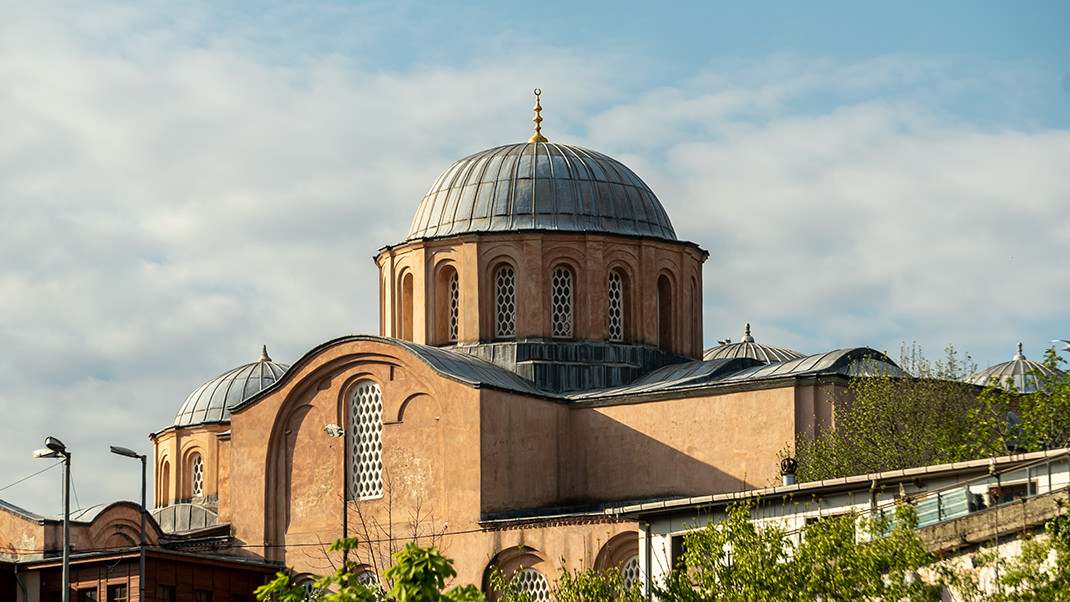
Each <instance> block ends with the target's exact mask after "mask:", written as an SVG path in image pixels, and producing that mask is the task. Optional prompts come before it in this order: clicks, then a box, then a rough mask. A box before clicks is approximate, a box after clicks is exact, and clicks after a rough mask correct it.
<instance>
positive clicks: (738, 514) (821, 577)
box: [656, 504, 940, 602]
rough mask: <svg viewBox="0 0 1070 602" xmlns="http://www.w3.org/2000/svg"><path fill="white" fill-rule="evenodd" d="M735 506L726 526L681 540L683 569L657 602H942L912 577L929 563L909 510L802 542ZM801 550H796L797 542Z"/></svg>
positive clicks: (831, 523) (842, 520) (815, 533)
mask: <svg viewBox="0 0 1070 602" xmlns="http://www.w3.org/2000/svg"><path fill="white" fill-rule="evenodd" d="M750 518H751V507H750V506H749V505H748V504H738V505H735V506H733V507H732V508H730V509H729V512H728V518H727V519H726V520H724V521H722V522H720V523H716V524H710V525H707V526H706V527H705V528H703V529H700V530H698V531H694V532H692V533H689V534H688V535H687V536H685V540H684V555H683V561H682V564H681V566H679V567H676V569H675V570H674V572H673V573H672V575H671V576H670V578H669V579H668V580H667V582H666V583H665V585H664V586H663V587H661V588H659V589H658V591H657V592H656V593H657V596H658V598H659V599H660V600H662V602H706V601H710V602H713V601H717V602H737V601H738V602H746V601H751V600H763V601H768V602H795V601H800V602H801V601H803V600H805V601H807V602H809V601H812V600H825V601H832V600H844V601H848V600H849V601H852V602H855V601H860V600H861V601H866V600H911V601H923V600H924V601H929V600H939V599H940V592H939V588H938V587H935V586H934V584H925V583H923V582H922V580H921V579H920V578H918V577H917V571H918V570H919V569H921V568H922V567H924V566H927V565H928V564H930V563H931V562H933V561H934V558H933V557H932V556H931V555H929V554H928V553H926V552H925V548H924V546H923V545H922V543H921V541H920V540H919V539H918V537H917V536H916V535H915V534H914V532H913V530H912V528H911V527H912V526H913V524H914V514H913V508H911V507H910V506H907V505H903V506H900V507H899V508H897V512H896V517H895V519H894V520H893V519H892V518H891V517H886V518H878V519H869V518H866V517H860V516H858V515H856V514H847V515H844V516H840V517H834V518H829V519H825V520H823V521H821V522H819V523H816V524H813V525H810V526H807V527H806V528H805V529H804V530H803V532H802V533H801V534H799V538H792V537H789V535H790V534H789V533H788V532H787V531H785V529H784V528H782V527H780V526H778V525H758V524H756V523H754V522H752V521H751V520H750ZM799 539H801V541H799V543H795V542H796V541H798V540H799Z"/></svg>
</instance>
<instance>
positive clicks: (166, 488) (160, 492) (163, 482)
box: [155, 457, 171, 508]
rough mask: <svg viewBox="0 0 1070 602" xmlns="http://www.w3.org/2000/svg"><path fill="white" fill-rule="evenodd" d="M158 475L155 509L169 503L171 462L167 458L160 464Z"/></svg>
mask: <svg viewBox="0 0 1070 602" xmlns="http://www.w3.org/2000/svg"><path fill="white" fill-rule="evenodd" d="M158 474H159V475H160V481H159V485H157V487H156V496H155V497H156V504H155V506H156V507H157V508H160V507H163V506H167V505H168V504H170V503H171V460H170V459H169V458H167V457H164V459H163V460H162V461H161V462H160V472H159V473H158Z"/></svg>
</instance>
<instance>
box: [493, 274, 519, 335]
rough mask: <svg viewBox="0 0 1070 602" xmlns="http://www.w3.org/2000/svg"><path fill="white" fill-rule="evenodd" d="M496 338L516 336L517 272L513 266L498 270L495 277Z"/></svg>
mask: <svg viewBox="0 0 1070 602" xmlns="http://www.w3.org/2000/svg"><path fill="white" fill-rule="evenodd" d="M494 293H495V294H494V299H495V302H494V323H495V327H494V336H495V337H496V338H511V337H515V336H516V272H515V271H513V268H512V266H508V265H506V266H502V267H500V268H498V273H497V275H496V276H495V277H494Z"/></svg>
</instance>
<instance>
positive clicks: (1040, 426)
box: [969, 347, 1070, 457]
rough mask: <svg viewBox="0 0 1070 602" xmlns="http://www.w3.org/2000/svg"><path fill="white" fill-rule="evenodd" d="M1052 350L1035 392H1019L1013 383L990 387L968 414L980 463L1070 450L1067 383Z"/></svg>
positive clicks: (972, 449) (1059, 359) (1069, 382)
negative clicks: (985, 459)
mask: <svg viewBox="0 0 1070 602" xmlns="http://www.w3.org/2000/svg"><path fill="white" fill-rule="evenodd" d="M1063 363H1064V360H1063V358H1062V356H1060V355H1059V354H1058V353H1057V352H1056V351H1055V348H1054V347H1051V348H1049V349H1048V350H1047V351H1046V352H1045V354H1044V361H1043V365H1044V366H1045V368H1048V369H1049V370H1051V371H1052V374H1049V373H1046V372H1040V371H1036V372H1034V373H1033V374H1031V376H1032V377H1033V378H1035V379H1036V389H1035V390H1033V391H1018V390H1017V389H1016V387H1015V383H1014V381H1013V380H1008V381H1007V382H1005V383H998V382H990V383H988V386H987V387H986V388H985V390H984V392H983V393H982V394H981V395H980V397H979V399H978V401H979V403H978V405H977V407H975V408H973V409H972V410H971V411H970V413H969V419H970V423H971V431H970V435H969V440H970V443H969V445H970V452H971V453H972V454H973V455H975V456H978V457H984V456H992V455H1001V454H1006V453H1012V452H1031V451H1040V450H1045V449H1055V448H1060V447H1067V446H1070V379H1068V378H1067V377H1066V376H1065V375H1064V374H1062V373H1061V372H1060V371H1059V367H1060V365H1061V364H1063Z"/></svg>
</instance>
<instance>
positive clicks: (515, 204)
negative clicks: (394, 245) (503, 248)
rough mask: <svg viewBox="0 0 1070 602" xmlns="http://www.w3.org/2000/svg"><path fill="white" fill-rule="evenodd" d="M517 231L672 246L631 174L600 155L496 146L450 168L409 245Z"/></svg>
mask: <svg viewBox="0 0 1070 602" xmlns="http://www.w3.org/2000/svg"><path fill="white" fill-rule="evenodd" d="M518 230H551V231H579V232H599V233H611V234H625V235H633V236H649V237H653V238H660V239H664V240H676V232H675V231H674V230H673V228H672V224H671V223H670V222H669V216H668V215H667V214H666V213H665V209H664V208H663V207H662V206H661V203H660V202H659V201H658V199H657V197H655V196H654V193H653V192H652V191H651V190H650V188H649V187H648V186H647V185H646V183H644V182H643V181H642V180H641V179H640V178H639V176H637V175H636V174H635V172H633V171H632V170H630V169H628V168H627V167H626V166H625V165H624V164H623V163H621V162H619V161H617V160H616V159H613V158H611V157H608V156H606V155H603V154H602V153H599V152H595V151H592V150H587V149H585V148H580V147H578V146H569V145H565V144H554V143H550V142H528V143H523V144H511V145H505V146H499V147H497V148H492V149H489V150H485V151H483V152H479V153H476V154H474V155H470V156H468V157H465V158H464V159H461V160H460V161H457V162H456V163H454V164H453V165H452V166H451V167H450V168H449V169H447V170H446V171H445V172H443V173H442V175H441V176H439V178H438V180H436V181H435V183H434V185H432V186H431V188H430V189H429V190H428V191H427V194H425V195H424V198H423V200H421V201H420V206H419V208H418V209H417V210H416V215H415V217H414V218H413V221H412V226H411V227H410V228H409V234H408V236H407V237H406V240H416V239H420V238H434V237H441V236H453V235H458V234H466V233H471V232H500V231H518Z"/></svg>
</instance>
